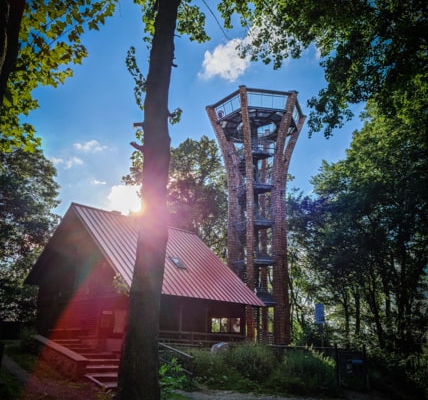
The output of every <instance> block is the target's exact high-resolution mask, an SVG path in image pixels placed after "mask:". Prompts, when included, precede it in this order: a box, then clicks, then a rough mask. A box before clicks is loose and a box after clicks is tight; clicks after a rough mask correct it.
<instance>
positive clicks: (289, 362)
mask: <svg viewBox="0 0 428 400" xmlns="http://www.w3.org/2000/svg"><path fill="white" fill-rule="evenodd" d="M192 355H193V356H194V359H193V362H192V365H191V369H192V372H193V373H194V377H195V379H196V380H197V382H199V383H202V384H204V385H207V386H208V387H211V388H219V387H222V388H224V389H228V390H236V391H253V392H260V393H271V394H274V393H275V394H293V395H319V394H323V395H326V396H337V395H339V394H340V391H339V389H338V388H337V385H336V379H335V364H334V360H332V359H330V358H327V357H325V356H323V355H321V354H319V353H316V352H314V351H311V350H295V351H290V352H288V353H287V354H286V355H285V356H284V358H283V359H281V360H278V359H277V357H275V354H274V353H273V351H272V350H271V349H270V348H269V347H265V346H261V345H254V344H250V343H243V344H238V345H233V346H230V347H229V348H227V349H225V350H224V351H221V352H219V353H215V354H213V353H210V352H209V351H206V350H192Z"/></svg>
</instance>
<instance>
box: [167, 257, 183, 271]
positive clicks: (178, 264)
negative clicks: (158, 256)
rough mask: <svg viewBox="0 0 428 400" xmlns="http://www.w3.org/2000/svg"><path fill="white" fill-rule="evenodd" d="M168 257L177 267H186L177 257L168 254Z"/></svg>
mask: <svg viewBox="0 0 428 400" xmlns="http://www.w3.org/2000/svg"><path fill="white" fill-rule="evenodd" d="M169 259H170V260H171V261H172V262H173V263H174V264H175V266H176V267H177V268H180V269H186V266H185V265H184V263H183V261H181V260H180V259H179V258H178V257H172V256H170V257H169Z"/></svg>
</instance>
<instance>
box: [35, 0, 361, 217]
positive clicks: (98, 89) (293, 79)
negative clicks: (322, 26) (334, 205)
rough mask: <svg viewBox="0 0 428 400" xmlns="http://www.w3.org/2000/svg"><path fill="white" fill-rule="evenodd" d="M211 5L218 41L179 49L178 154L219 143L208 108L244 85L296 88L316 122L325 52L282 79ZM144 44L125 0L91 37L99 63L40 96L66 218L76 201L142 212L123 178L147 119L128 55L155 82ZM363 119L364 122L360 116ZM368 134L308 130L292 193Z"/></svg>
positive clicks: (40, 115) (39, 120) (38, 115)
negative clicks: (313, 109) (241, 44)
mask: <svg viewBox="0 0 428 400" xmlns="http://www.w3.org/2000/svg"><path fill="white" fill-rule="evenodd" d="M204 7H205V6H204V5H203V4H202V2H201V8H202V10H203V11H204V12H205V14H206V16H207V32H208V35H209V36H210V37H211V38H212V40H211V41H209V42H207V43H204V44H197V43H192V42H190V41H189V40H188V38H186V37H181V38H176V42H175V45H176V60H175V62H176V64H177V65H178V67H177V68H173V71H172V79H171V88H170V97H169V104H170V109H171V110H172V109H175V108H176V107H180V108H182V109H183V116H182V120H181V122H180V123H179V124H176V125H173V126H171V127H170V135H171V140H172V146H173V147H177V146H178V145H179V144H180V143H181V142H182V141H184V140H185V139H186V138H192V139H198V138H200V137H201V136H202V135H207V136H208V137H210V138H215V135H214V132H213V130H212V128H211V125H210V123H209V120H208V117H207V115H206V111H205V106H207V105H209V104H212V103H215V102H217V101H218V100H221V99H222V98H224V97H225V96H227V95H228V94H230V93H232V92H234V91H235V90H237V89H238V87H239V86H240V85H246V86H247V87H253V88H260V89H272V90H280V91H288V90H296V91H298V93H299V94H298V101H299V103H300V105H301V107H302V109H303V112H304V113H305V114H308V113H309V109H308V108H307V106H306V102H307V100H308V99H309V98H311V97H312V96H314V95H316V94H317V93H318V91H319V89H321V88H322V87H325V81H324V79H323V71H322V69H321V67H320V66H319V60H318V58H317V52H316V49H315V48H312V49H310V50H308V51H307V52H305V54H304V56H303V57H302V58H301V59H299V60H290V61H287V62H286V63H285V64H284V65H283V67H282V68H281V69H280V70H278V71H273V68H272V66H271V65H264V64H262V63H251V62H249V61H248V60H242V59H239V57H238V56H237V54H236V52H235V50H234V47H235V46H234V44H233V43H232V41H233V40H236V39H243V38H244V37H245V34H246V32H245V31H244V30H243V29H242V28H237V29H236V30H234V31H232V32H227V33H226V34H227V37H226V35H225V34H224V32H223V31H222V30H221V29H220V28H219V27H218V25H217V23H216V21H215V20H214V18H213V17H212V16H211V14H210V12H209V11H208V10H207V9H206V8H204ZM143 36H144V33H143V25H142V22H141V17H140V11H139V8H138V7H136V6H135V5H133V4H132V1H131V0H122V1H120V3H119V6H118V8H117V11H116V13H115V16H114V17H112V18H110V19H108V20H107V21H106V24H105V25H104V26H102V27H101V28H100V30H99V31H98V32H89V33H87V34H85V36H84V37H83V40H82V42H83V44H84V45H85V46H86V47H87V49H88V51H89V56H88V57H87V58H86V59H85V60H84V61H83V64H82V65H81V66H77V67H74V71H75V73H74V77H72V78H70V79H69V80H67V81H66V83H65V84H64V85H63V86H60V87H59V88H56V89H53V88H48V87H45V88H39V89H37V90H36V92H35V93H34V95H35V97H36V98H37V99H38V101H39V105H40V107H39V109H38V110H36V111H35V112H33V113H32V114H31V115H30V117H29V118H28V121H29V122H30V123H32V124H33V125H34V126H35V127H36V130H37V133H38V135H39V136H40V137H41V138H42V147H43V149H44V152H45V155H46V157H47V158H49V159H50V160H51V161H53V163H54V164H55V166H56V168H57V171H58V176H57V182H58V183H59V184H60V186H61V189H60V196H59V198H60V200H61V204H60V206H59V207H58V208H57V209H56V212H58V213H59V214H63V213H64V212H65V211H66V210H67V208H68V207H69V205H70V203H71V202H78V203H82V204H85V205H89V206H93V207H99V208H103V209H107V210H113V209H114V210H119V211H122V212H123V213H125V214H126V213H127V212H128V211H129V210H130V209H133V208H135V200H132V199H133V198H134V197H135V196H134V193H135V189H133V188H125V187H124V185H123V184H122V182H121V177H122V176H123V175H125V174H127V173H128V171H129V166H130V161H129V157H130V155H131V153H132V150H133V148H132V147H131V146H130V145H129V142H131V141H132V140H134V139H135V130H134V128H133V123H134V122H141V121H142V113H141V111H140V110H139V109H138V107H137V105H136V104H135V100H134V95H133V81H132V78H131V76H130V74H129V73H128V71H127V70H126V66H125V57H126V53H127V51H128V49H129V47H130V46H131V45H133V46H135V47H136V49H137V57H138V60H139V65H140V69H141V70H142V71H143V72H144V73H145V74H147V66H148V61H147V60H148V50H147V49H146V45H145V44H144V43H143ZM354 111H355V113H357V114H358V110H357V109H354ZM359 127H360V123H359V121H358V120H355V121H353V122H350V123H348V124H347V125H346V126H345V128H343V129H342V130H340V131H337V132H335V134H334V136H333V137H332V138H330V139H328V140H327V139H325V138H324V137H323V136H322V135H321V134H317V135H314V136H313V137H312V138H310V139H309V138H308V128H307V126H305V127H304V128H303V131H302V133H301V136H300V138H299V140H298V142H297V145H296V148H295V151H294V154H293V157H292V160H291V165H290V173H291V174H292V175H294V176H295V180H294V181H293V182H291V183H290V184H289V187H293V186H295V187H298V188H300V189H302V190H303V191H304V192H305V193H309V192H310V190H311V186H310V183H309V181H310V178H311V177H312V176H313V175H315V174H316V173H317V172H318V170H319V168H320V166H321V162H322V160H326V161H328V162H335V161H337V160H339V159H342V158H344V156H345V149H346V148H347V147H348V146H349V144H350V141H351V133H352V131H353V130H355V129H358V128H359Z"/></svg>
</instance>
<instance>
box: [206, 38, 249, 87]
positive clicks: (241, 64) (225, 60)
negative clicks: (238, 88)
mask: <svg viewBox="0 0 428 400" xmlns="http://www.w3.org/2000/svg"><path fill="white" fill-rule="evenodd" d="M241 44H242V40H241V39H232V40H231V41H229V42H227V43H226V44H225V45H221V44H220V45H218V46H217V47H216V48H215V49H214V50H213V52H212V53H210V52H209V51H206V52H205V55H204V61H203V63H202V72H200V73H199V76H200V77H201V78H205V79H210V78H212V77H214V76H219V77H220V78H223V79H226V80H227V81H229V82H234V81H235V80H236V79H237V78H238V77H239V76H241V75H243V74H244V73H245V71H246V70H247V68H248V67H249V66H250V58H249V57H245V58H241V57H240V56H239V49H238V47H239V46H240V45H241Z"/></svg>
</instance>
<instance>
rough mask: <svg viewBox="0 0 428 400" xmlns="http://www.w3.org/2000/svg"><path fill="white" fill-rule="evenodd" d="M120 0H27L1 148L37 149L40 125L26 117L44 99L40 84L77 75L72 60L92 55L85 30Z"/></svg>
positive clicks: (1, 121) (1, 124) (1, 117)
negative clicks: (36, 96) (38, 93)
mask: <svg viewBox="0 0 428 400" xmlns="http://www.w3.org/2000/svg"><path fill="white" fill-rule="evenodd" d="M115 3H116V0H102V1H96V0H91V1H84V0H74V1H57V0H38V1H27V2H26V7H25V11H24V15H23V18H22V22H21V30H20V36H19V41H20V50H19V53H18V58H17V61H16V68H15V70H14V71H13V72H12V73H11V75H10V76H9V82H8V87H7V91H6V94H5V97H4V99H3V105H2V107H1V110H0V111H1V114H0V150H1V151H2V152H3V151H9V150H10V149H14V148H23V149H24V150H26V151H29V150H33V149H34V148H35V147H37V146H38V145H39V144H40V139H39V138H36V136H35V130H34V127H32V126H31V125H29V124H28V123H25V122H22V118H21V117H22V116H23V115H25V116H27V115H28V114H29V113H30V112H31V111H32V110H34V109H36V108H37V106H38V104H37V100H35V99H34V98H33V96H32V92H33V90H34V89H35V88H37V87H38V86H39V85H49V86H53V87H57V86H58V85H59V84H62V83H64V81H65V79H67V78H68V77H70V76H72V74H73V72H72V69H71V67H70V65H72V64H81V63H82V60H83V59H84V58H85V57H86V56H87V51H86V48H85V47H84V46H83V45H82V44H81V36H82V34H83V33H84V32H85V30H92V29H95V30H98V29H99V27H100V25H102V24H104V21H105V18H107V17H108V16H111V15H112V14H113V11H114V8H115Z"/></svg>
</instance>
